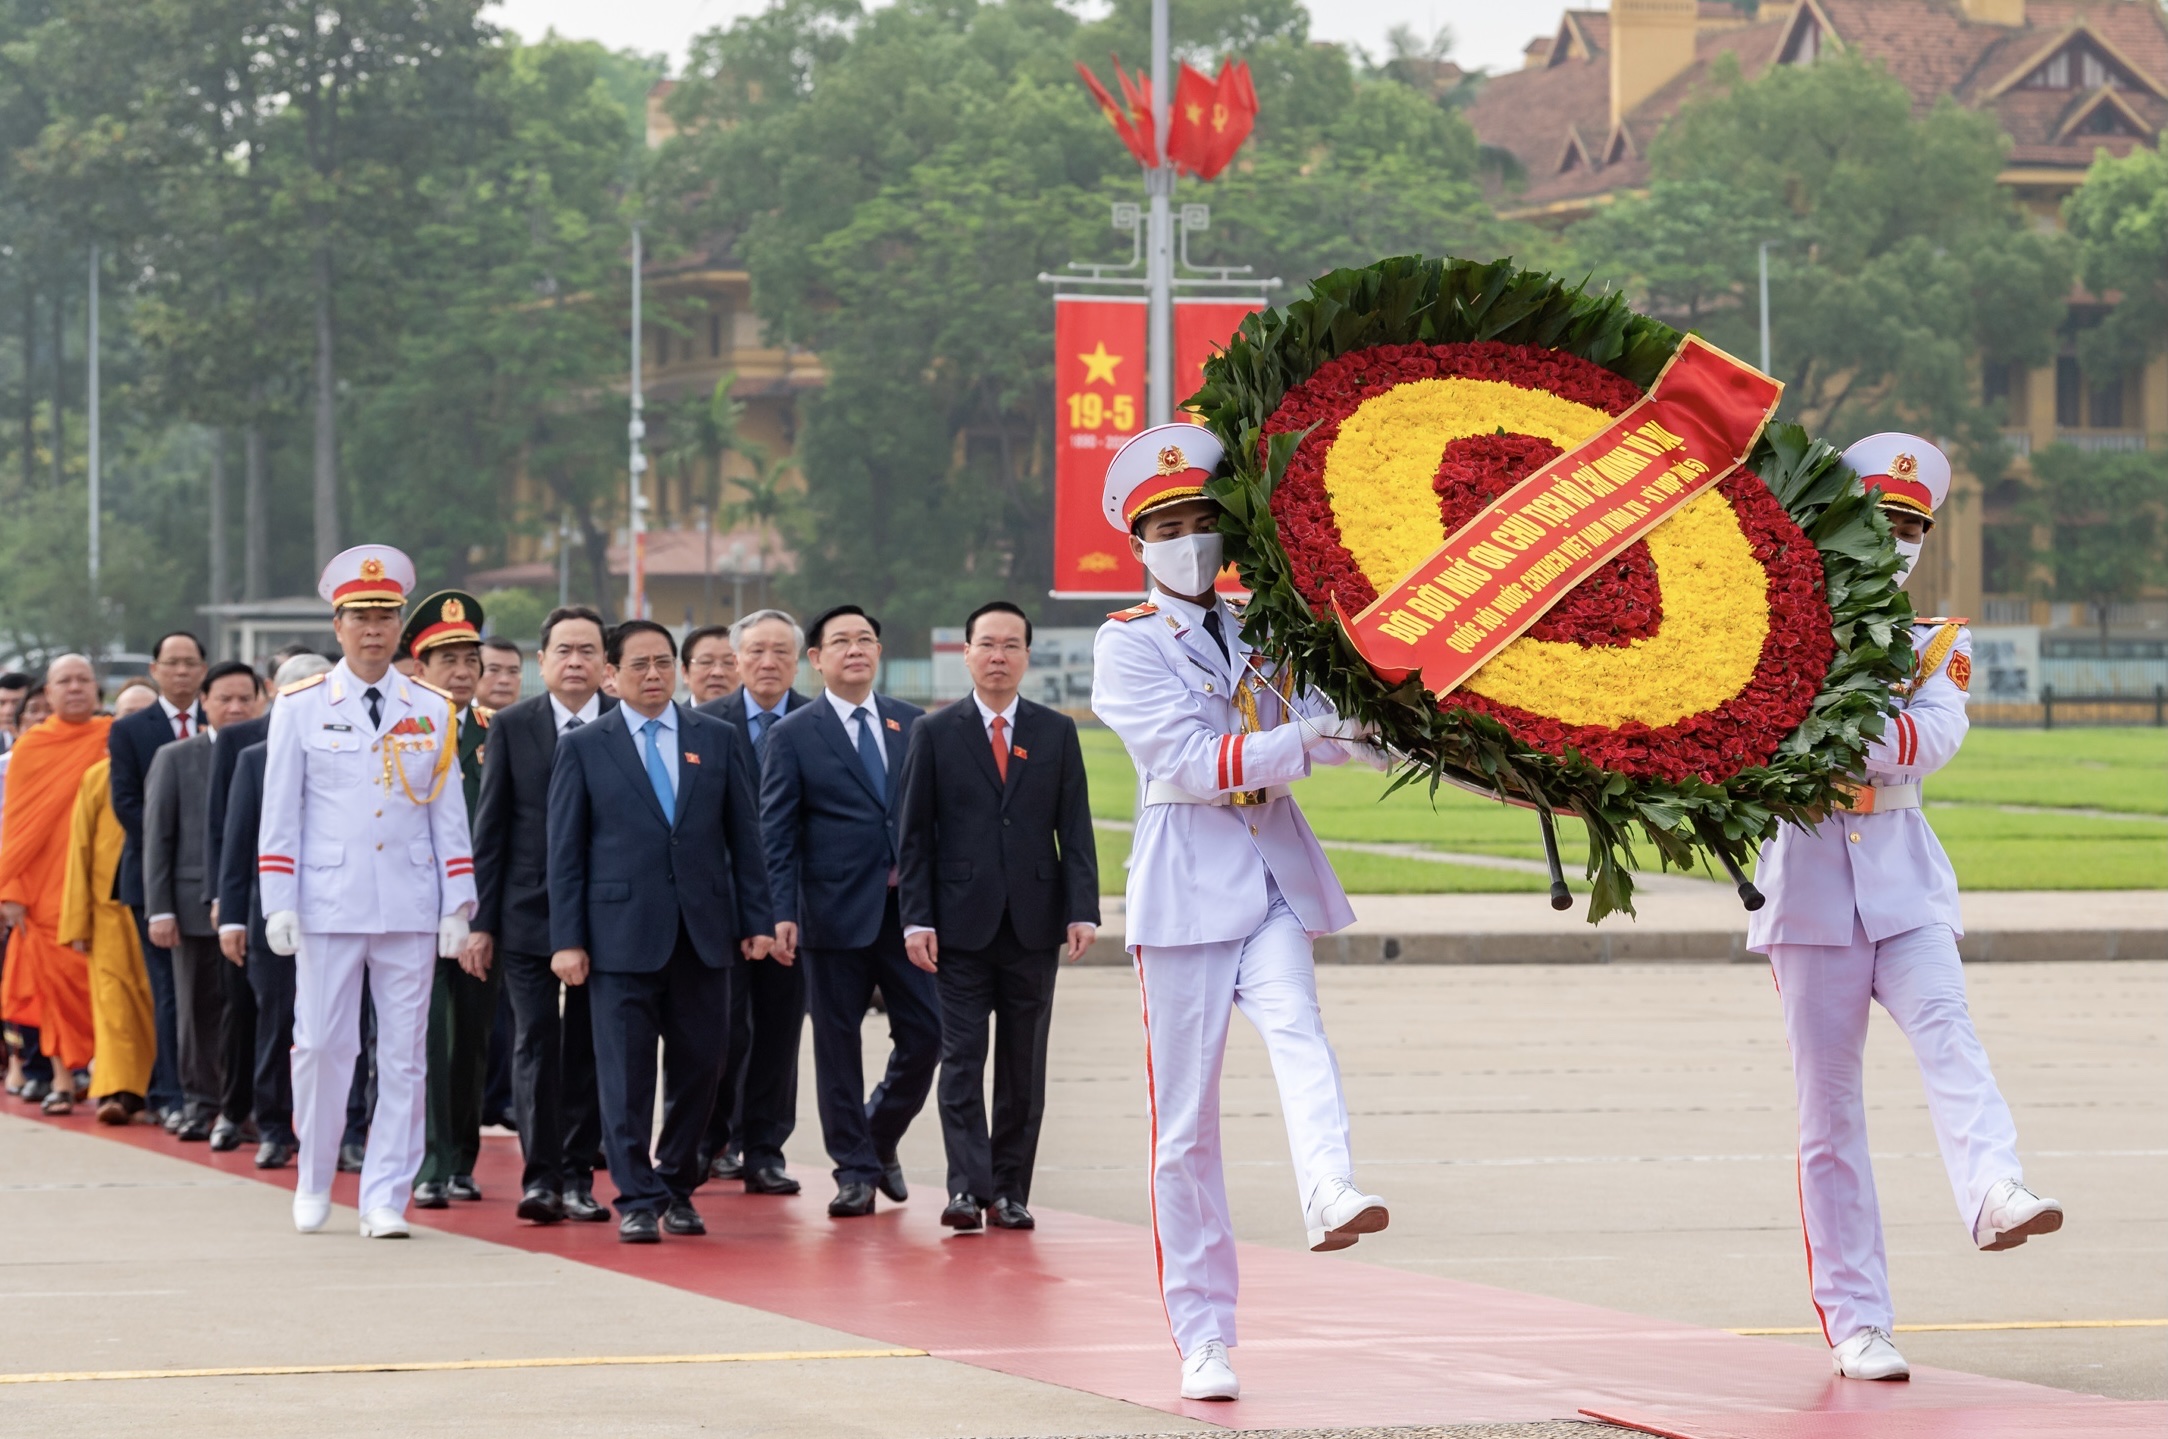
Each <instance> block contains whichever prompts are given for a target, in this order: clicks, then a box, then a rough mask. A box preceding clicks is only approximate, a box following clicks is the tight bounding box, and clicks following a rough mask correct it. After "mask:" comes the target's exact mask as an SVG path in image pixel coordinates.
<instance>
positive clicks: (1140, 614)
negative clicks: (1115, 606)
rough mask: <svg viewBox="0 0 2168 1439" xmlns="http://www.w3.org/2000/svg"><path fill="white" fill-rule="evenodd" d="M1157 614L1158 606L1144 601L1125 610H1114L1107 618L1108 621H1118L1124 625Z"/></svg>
mask: <svg viewBox="0 0 2168 1439" xmlns="http://www.w3.org/2000/svg"><path fill="white" fill-rule="evenodd" d="M1158 613H1159V606H1158V605H1155V604H1153V603H1152V602H1151V601H1150V600H1146V601H1145V602H1144V603H1143V604H1141V605H1131V606H1130V607H1129V608H1128V609H1126V610H1116V611H1115V612H1114V613H1112V614H1110V615H1108V616H1107V618H1108V619H1110V620H1119V621H1120V622H1121V623H1123V624H1125V625H1126V624H1128V623H1129V622H1130V621H1131V620H1141V619H1143V618H1144V617H1145V616H1146V615H1156V614H1158Z"/></svg>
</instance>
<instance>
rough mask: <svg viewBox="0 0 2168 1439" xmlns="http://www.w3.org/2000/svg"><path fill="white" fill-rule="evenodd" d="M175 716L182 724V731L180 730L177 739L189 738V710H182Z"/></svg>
mask: <svg viewBox="0 0 2168 1439" xmlns="http://www.w3.org/2000/svg"><path fill="white" fill-rule="evenodd" d="M173 718H174V719H175V720H177V721H179V722H180V726H181V732H180V734H178V735H177V736H175V738H177V739H187V738H188V711H187V710H182V711H181V712H180V713H179V714H177V715H175V716H174V717H173Z"/></svg>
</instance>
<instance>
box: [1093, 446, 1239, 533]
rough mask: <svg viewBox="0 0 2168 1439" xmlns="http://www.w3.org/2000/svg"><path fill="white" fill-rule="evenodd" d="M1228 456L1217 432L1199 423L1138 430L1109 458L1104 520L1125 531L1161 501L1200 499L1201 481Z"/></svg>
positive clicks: (1172, 502) (1133, 527) (1168, 502)
mask: <svg viewBox="0 0 2168 1439" xmlns="http://www.w3.org/2000/svg"><path fill="white" fill-rule="evenodd" d="M1226 458H1227V450H1226V447H1225V446H1223V445H1221V444H1220V442H1219V437H1218V436H1216V435H1214V434H1213V433H1212V432H1211V431H1210V430H1208V429H1205V428H1204V427H1203V426H1202V425H1191V424H1173V425H1154V426H1152V428H1150V429H1149V430H1140V431H1139V432H1138V433H1137V434H1136V435H1134V436H1132V437H1131V439H1130V441H1129V443H1128V444H1126V445H1124V446H1122V447H1121V449H1119V450H1117V451H1115V454H1114V458H1113V459H1111V460H1109V461H1108V462H1107V484H1106V491H1105V494H1104V497H1103V505H1102V507H1103V508H1104V510H1105V511H1106V517H1107V523H1108V524H1110V525H1112V526H1114V528H1116V529H1117V530H1120V531H1121V532H1122V533H1123V534H1125V535H1126V534H1128V533H1130V531H1132V530H1133V529H1135V528H1136V523H1137V521H1138V520H1141V519H1143V518H1144V517H1145V516H1146V515H1147V514H1149V513H1151V512H1152V511H1153V510H1156V509H1158V508H1160V507H1161V506H1162V505H1173V504H1180V503H1181V502H1182V501H1184V500H1195V499H1202V498H1203V497H1204V486H1205V482H1206V481H1207V480H1209V479H1211V478H1212V476H1213V475H1215V474H1217V473H1218V472H1219V467H1220V462H1221V461H1223V460H1225V459H1226Z"/></svg>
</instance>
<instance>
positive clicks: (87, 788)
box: [60, 687, 158, 1124]
mask: <svg viewBox="0 0 2168 1439" xmlns="http://www.w3.org/2000/svg"><path fill="white" fill-rule="evenodd" d="M157 697H158V692H157V691H156V690H152V689H145V688H140V687H138V688H129V689H125V690H123V691H121V693H120V696H119V698H117V699H115V700H114V701H113V718H114V719H116V720H121V719H126V718H127V717H128V716H129V715H131V714H133V713H134V712H135V711H137V710H139V709H142V708H143V707H144V706H145V705H147V704H150V703H151V702H152V701H153V700H155V699H156V698H157ZM127 837H128V833H127V831H126V830H124V829H122V828H121V824H120V816H118V815H116V814H114V813H113V779H112V763H111V761H109V760H100V761H99V762H98V763H96V764H94V765H92V766H91V767H90V768H89V769H88V770H86V771H84V773H83V782H82V784H81V785H80V786H79V787H78V788H77V790H76V794H75V822H74V824H73V825H72V826H71V828H70V829H69V832H68V879H67V885H66V889H65V892H64V895H63V897H62V899H61V902H60V942H61V943H62V944H65V945H67V946H68V947H69V948H70V949H73V950H74V951H75V952H76V953H77V954H81V955H85V956H87V957H88V958H89V960H90V1027H91V1034H92V1045H91V1048H92V1050H93V1051H94V1052H95V1053H96V1055H97V1061H98V1062H97V1065H96V1067H95V1068H94V1069H92V1071H91V1075H90V1097H91V1099H92V1101H93V1102H95V1103H96V1104H97V1106H98V1122H99V1123H100V1124H126V1123H128V1122H129V1121H130V1120H132V1119H134V1118H135V1116H136V1115H137V1114H139V1113H141V1112H142V1109H143V1094H144V1091H145V1089H147V1088H148V1087H149V1085H150V1080H151V1061H152V1059H154V1058H155V1057H156V1056H157V1053H158V1021H157V1015H156V1011H155V1010H154V1009H153V1008H152V1005H151V979H150V974H149V973H148V972H147V971H146V970H145V969H144V967H143V948H142V945H141V943H140V941H138V939H137V938H136V924H135V916H134V914H132V913H131V912H130V911H129V909H128V906H127V905H125V904H122V903H121V902H120V901H118V900H116V899H114V898H113V897H112V895H113V874H114V871H116V870H117V869H119V868H120V850H121V845H122V844H123V843H124V842H125V841H126V839H127Z"/></svg>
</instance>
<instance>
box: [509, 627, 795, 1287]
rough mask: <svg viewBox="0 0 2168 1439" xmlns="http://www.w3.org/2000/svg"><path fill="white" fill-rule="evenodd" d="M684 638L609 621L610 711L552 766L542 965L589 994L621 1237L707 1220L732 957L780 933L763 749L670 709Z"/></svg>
mask: <svg viewBox="0 0 2168 1439" xmlns="http://www.w3.org/2000/svg"><path fill="white" fill-rule="evenodd" d="M675 650H676V646H675V645H674V643H673V642H672V640H671V638H670V632H669V631H668V630H666V629H664V628H663V627H662V626H661V625H658V624H656V623H655V622H654V621H652V620H627V621H625V623H623V624H622V625H619V626H618V627H617V629H616V630H614V631H612V632H611V635H610V644H609V661H610V678H611V679H612V680H613V681H614V682H615V684H614V688H615V689H616V690H617V696H618V701H619V703H618V707H617V708H616V709H614V710H612V711H610V713H608V714H606V715H604V716H603V717H602V718H601V719H600V720H598V721H596V722H595V723H594V724H592V725H589V726H587V727H585V728H583V729H581V730H578V731H576V732H575V733H573V734H570V735H567V736H566V737H565V739H564V742H563V743H562V744H560V745H559V746H558V748H557V760H556V764H555V766H554V767H553V769H552V771H551V773H550V802H549V889H550V942H551V944H552V946H553V947H554V949H555V952H554V953H553V954H552V955H551V957H550V965H551V967H552V968H553V969H554V970H555V971H556V973H557V976H558V978H560V979H562V980H563V981H564V982H565V983H567V984H571V985H589V986H592V988H593V991H594V992H593V996H592V1000H591V1003H592V1006H593V1013H594V1025H595V1078H596V1081H597V1083H598V1084H599V1086H600V1088H601V1091H602V1135H603V1149H604V1152H605V1153H607V1154H608V1155H609V1157H610V1178H611V1179H612V1180H613V1181H615V1182H616V1184H617V1210H618V1215H619V1219H618V1227H617V1235H618V1238H619V1239H621V1240H623V1241H624V1242H626V1243H628V1244H653V1243H655V1242H656V1241H657V1240H659V1239H660V1238H661V1232H660V1231H661V1230H664V1229H667V1230H668V1231H669V1232H670V1233H672V1234H678V1235H689V1234H705V1233H707V1226H706V1225H705V1224H704V1223H702V1221H701V1218H700V1212H699V1211H698V1210H696V1209H694V1208H693V1205H692V1195H693V1191H694V1190H695V1189H697V1188H699V1186H700V1183H701V1181H702V1180H704V1179H706V1178H707V1173H706V1171H705V1170H704V1169H703V1168H702V1167H701V1165H700V1163H699V1150H700V1138H701V1135H702V1133H703V1132H704V1131H705V1130H706V1129H707V1124H708V1112H709V1110H710V1109H712V1108H713V1106H714V1104H715V1084H716V1080H717V1079H718V1078H719V1077H720V1076H721V1074H722V1070H723V1065H724V1063H725V1062H726V1061H727V1060H728V1058H729V1053H728V1051H729V1047H730V975H731V969H732V968H733V967H734V964H735V961H736V959H737V958H738V956H740V955H743V956H744V957H745V958H747V959H752V960H761V961H765V960H766V959H767V956H768V955H769V953H770V952H771V951H772V949H773V948H774V943H775V917H774V913H773V910H772V907H771V906H770V904H769V900H768V875H767V868H766V865H765V863H764V861H763V857H762V854H761V844H760V817H759V812H758V801H757V800H756V799H755V790H754V787H753V747H752V745H751V744H749V743H748V742H747V740H746V738H745V734H744V732H743V731H742V730H740V729H738V728H737V727H736V726H735V725H728V724H724V723H722V722H721V721H720V720H713V719H709V718H708V717H707V716H705V715H699V714H694V713H693V712H692V711H690V710H685V709H680V708H679V707H678V706H677V704H676V703H675V702H674V697H675V695H676V693H677V656H676V653H675ZM658 1039H660V1040H661V1041H662V1067H663V1101H662V1102H663V1119H662V1141H661V1143H660V1145H658V1146H656V1148H655V1157H654V1159H653V1160H652V1161H651V1160H650V1158H649V1143H650V1140H651V1139H652V1138H653V1128H654V1113H655V1044H656V1041H657V1040H658Z"/></svg>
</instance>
